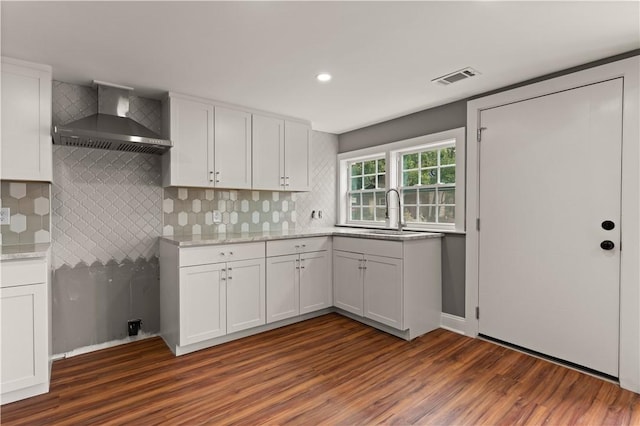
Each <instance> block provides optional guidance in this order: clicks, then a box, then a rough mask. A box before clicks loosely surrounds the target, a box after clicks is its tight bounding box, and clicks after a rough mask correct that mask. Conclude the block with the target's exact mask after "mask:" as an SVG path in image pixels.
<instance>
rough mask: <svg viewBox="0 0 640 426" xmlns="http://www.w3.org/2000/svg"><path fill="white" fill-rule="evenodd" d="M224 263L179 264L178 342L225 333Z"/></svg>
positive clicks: (193, 341)
mask: <svg viewBox="0 0 640 426" xmlns="http://www.w3.org/2000/svg"><path fill="white" fill-rule="evenodd" d="M225 275H226V272H225V264H224V263H214V264H210V265H200V266H187V267H184V268H180V345H181V346H185V345H190V344H192V343H197V342H201V341H203V340H208V339H213V338H214V337H219V336H224V335H225V334H226V333H227V323H226V321H227V313H226V306H227V305H226V298H227V297H226V284H225V278H226V276H225Z"/></svg>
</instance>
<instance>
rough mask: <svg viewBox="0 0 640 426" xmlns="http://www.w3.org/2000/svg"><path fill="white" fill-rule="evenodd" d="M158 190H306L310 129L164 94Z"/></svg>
mask: <svg viewBox="0 0 640 426" xmlns="http://www.w3.org/2000/svg"><path fill="white" fill-rule="evenodd" d="M164 114H165V117H164V122H165V123H167V125H168V129H165V132H164V133H165V135H166V136H168V137H169V138H170V139H171V141H172V142H173V148H171V150H169V152H167V153H166V154H164V156H163V157H162V169H163V179H162V184H163V186H193V187H217V188H229V189H257V190H261V189H262V190H270V191H308V190H309V189H310V167H309V159H310V153H309V147H310V139H311V127H310V126H309V125H308V124H307V123H304V122H298V121H291V120H285V119H283V118H278V117H274V116H268V115H260V114H255V113H252V112H251V111H248V110H243V109H240V108H236V107H230V106H227V105H223V104H219V103H218V102H215V101H208V100H206V99H200V98H194V97H190V96H184V95H178V94H175V93H170V94H169V96H168V98H167V100H166V102H165V104H164Z"/></svg>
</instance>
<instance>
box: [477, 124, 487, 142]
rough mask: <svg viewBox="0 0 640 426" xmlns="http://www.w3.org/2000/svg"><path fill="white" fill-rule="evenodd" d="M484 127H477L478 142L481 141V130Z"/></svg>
mask: <svg viewBox="0 0 640 426" xmlns="http://www.w3.org/2000/svg"><path fill="white" fill-rule="evenodd" d="M486 129H487V128H486V127H478V142H482V131H483V130H486Z"/></svg>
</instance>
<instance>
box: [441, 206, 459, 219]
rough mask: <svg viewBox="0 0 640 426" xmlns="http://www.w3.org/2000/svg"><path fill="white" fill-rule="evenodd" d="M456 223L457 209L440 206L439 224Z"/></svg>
mask: <svg viewBox="0 0 640 426" xmlns="http://www.w3.org/2000/svg"><path fill="white" fill-rule="evenodd" d="M455 221H456V218H455V207H453V206H444V207H443V206H440V214H439V215H438V222H441V223H454V222H455Z"/></svg>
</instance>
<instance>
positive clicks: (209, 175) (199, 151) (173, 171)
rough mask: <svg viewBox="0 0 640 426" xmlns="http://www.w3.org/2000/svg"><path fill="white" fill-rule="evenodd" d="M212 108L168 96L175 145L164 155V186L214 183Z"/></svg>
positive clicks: (197, 185)
mask: <svg viewBox="0 0 640 426" xmlns="http://www.w3.org/2000/svg"><path fill="white" fill-rule="evenodd" d="M167 111H168V117H167V114H166V112H167ZM213 111H214V107H213V105H210V104H207V103H204V102H199V101H197V100H192V99H187V98H182V97H177V96H171V95H170V96H169V99H167V101H166V103H165V123H166V122H168V123H169V133H168V136H169V138H170V139H171V141H172V142H173V148H171V149H170V150H169V152H167V153H165V154H164V155H163V156H162V172H163V178H162V184H163V186H195V187H201V186H213V184H214V182H213V181H214V179H213V155H214V151H213V135H214V134H213Z"/></svg>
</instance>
